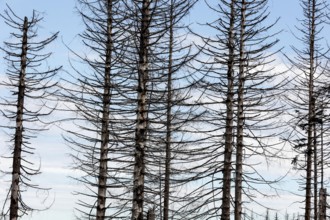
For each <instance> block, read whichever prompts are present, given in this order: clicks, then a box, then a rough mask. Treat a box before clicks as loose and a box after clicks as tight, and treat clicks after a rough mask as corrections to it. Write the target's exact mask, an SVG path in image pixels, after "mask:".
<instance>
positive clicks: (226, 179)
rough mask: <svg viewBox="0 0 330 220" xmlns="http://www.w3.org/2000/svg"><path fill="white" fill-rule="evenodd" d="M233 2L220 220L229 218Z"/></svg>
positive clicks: (232, 5)
mask: <svg viewBox="0 0 330 220" xmlns="http://www.w3.org/2000/svg"><path fill="white" fill-rule="evenodd" d="M235 4H236V1H235V0H232V1H231V3H230V27H229V36H228V50H229V51H228V66H227V67H228V70H227V80H228V84H227V86H228V87H227V100H226V111H227V112H226V130H225V152H224V168H223V186H222V206H221V220H230V198H231V195H230V185H231V164H232V159H231V156H232V151H233V115H234V114H233V99H234V49H235V48H234V37H235V36H234V29H235Z"/></svg>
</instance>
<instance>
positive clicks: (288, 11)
mask: <svg viewBox="0 0 330 220" xmlns="http://www.w3.org/2000/svg"><path fill="white" fill-rule="evenodd" d="M209 1H210V2H212V1H215V0H209ZM6 4H8V5H9V6H10V7H11V8H12V9H13V11H14V12H15V13H16V14H17V15H19V16H20V17H23V16H30V15H31V14H32V10H33V9H35V10H36V11H38V12H41V13H42V14H43V16H44V21H42V23H40V26H39V29H40V33H41V36H42V35H44V34H47V33H54V32H56V31H60V34H59V36H60V37H59V39H58V40H57V41H56V42H55V43H54V44H52V46H51V48H52V50H53V51H54V55H53V58H52V59H50V60H49V64H50V65H51V66H58V65H63V66H64V68H65V69H66V70H69V71H70V68H69V65H68V59H69V52H68V50H67V49H66V47H65V46H64V44H63V42H64V43H65V44H67V45H68V46H69V47H71V48H72V49H73V50H78V51H79V48H80V45H81V42H80V39H79V37H78V36H77V34H78V33H81V32H82V31H83V28H84V26H83V24H82V21H81V20H80V18H79V16H78V14H77V12H76V10H75V4H76V1H75V0H0V13H1V12H3V10H4V9H5V8H6ZM269 11H270V12H271V16H270V20H273V21H274V20H275V19H276V18H277V17H280V18H281V19H280V20H279V22H278V25H277V26H276V27H275V29H274V30H277V31H279V30H283V31H282V33H281V34H280V35H279V38H280V39H281V42H280V44H281V46H283V47H285V48H287V49H285V51H290V50H289V46H290V45H295V44H297V43H298V42H297V41H296V40H295V38H294V37H293V35H292V33H291V31H293V32H296V30H295V28H294V25H297V19H296V18H298V17H301V16H302V10H301V8H300V3H299V0H269ZM212 13H213V12H211V11H210V10H209V9H208V8H207V6H206V5H205V3H204V1H203V0H200V1H199V3H198V4H197V5H196V6H195V7H194V9H193V10H192V12H191V14H190V15H189V16H188V17H187V22H189V23H191V24H192V28H193V29H194V30H195V31H197V32H198V31H200V30H204V29H203V27H200V26H198V25H197V24H196V23H197V22H198V23H205V22H210V21H212V20H213V19H214V18H215V17H216V15H215V14H212ZM11 31H12V30H11V29H9V28H8V27H7V26H6V25H5V24H4V22H3V19H0V44H1V45H2V42H3V41H4V40H8V39H9V33H10V32H11ZM325 31H327V32H326V33H325V34H324V36H330V32H329V29H326V30H325ZM204 33H205V32H204ZM210 34H212V33H211V32H210ZM3 55H4V54H3V53H2V52H0V57H1V58H2V57H3ZM279 57H280V58H279V59H280V60H279V62H281V56H279ZM4 73H5V62H4V60H3V59H0V79H2V78H3V77H4V76H5V74H4ZM0 91H3V90H2V89H1V88H0ZM0 123H1V122H0ZM61 133H62V131H60V130H59V129H58V128H56V127H53V128H52V129H51V130H50V131H49V132H44V133H42V134H40V135H39V137H38V138H37V139H36V140H35V141H34V144H35V146H36V148H37V149H36V154H37V157H36V159H37V160H38V159H39V158H41V164H42V169H41V170H42V172H43V173H42V174H41V175H39V176H38V177H36V178H34V179H33V181H35V182H37V183H38V184H40V185H41V186H44V187H50V188H52V190H50V191H49V198H48V200H47V201H46V202H45V205H44V206H42V205H41V206H40V198H41V199H42V198H44V192H39V193H38V194H32V195H28V196H27V199H31V202H32V203H34V204H36V205H37V206H38V203H39V206H38V207H44V208H45V207H46V206H48V205H51V208H50V209H48V210H46V211H43V212H35V213H33V214H32V215H29V216H27V217H23V218H22V219H23V220H27V219H32V220H44V219H47V220H70V219H73V217H74V212H73V208H74V206H75V204H74V203H75V201H76V198H75V196H73V195H72V192H73V191H74V190H76V189H77V188H78V187H79V186H78V185H77V183H76V182H75V181H74V180H72V179H70V178H68V176H70V175H71V174H72V171H71V170H70V168H69V166H70V164H71V159H70V157H69V156H68V155H69V153H70V152H71V151H70V149H69V148H68V147H67V146H66V145H65V143H64V141H63V139H62V137H61ZM7 140H8V137H7V136H6V134H5V132H4V131H2V130H1V129H0V156H4V155H8V154H9V153H10V149H9V144H8V142H6V141H7ZM272 166H273V167H272V168H269V170H272V172H274V175H283V174H284V173H285V171H286V170H287V169H288V167H289V166H288V162H281V163H278V164H275V163H274V164H273V165H272ZM274 166H275V167H276V168H277V169H276V170H275V171H274ZM4 167H6V164H4V162H3V160H2V159H1V158H0V169H3V168H4ZM267 170H268V168H265V172H267ZM282 170H283V172H282ZM289 177H290V178H287V179H285V181H284V182H283V184H282V185H281V187H282V188H283V189H287V190H293V191H295V190H296V189H297V184H296V182H295V180H293V179H292V178H298V175H296V176H295V175H294V174H292V175H290V176H289ZM7 180H9V178H8V176H3V175H1V176H0V206H1V207H0V208H2V204H3V199H4V198H5V196H6V193H7V190H8V184H5V181H7ZM3 186H6V187H3ZM282 195H283V197H282V198H276V199H274V200H271V201H270V200H264V198H260V202H261V203H263V204H265V205H269V206H270V207H272V208H274V209H280V210H279V217H281V218H282V217H283V215H284V213H285V211H286V210H287V211H288V212H290V213H292V212H297V211H298V207H302V204H300V205H299V204H298V205H297V204H291V203H292V202H294V201H295V200H297V198H296V197H295V196H294V195H292V194H286V193H282ZM38 201H39V202H38ZM41 202H42V201H41ZM255 210H256V211H260V210H261V212H264V210H262V209H260V208H257V207H256V208H255ZM273 213H275V211H274V212H273Z"/></svg>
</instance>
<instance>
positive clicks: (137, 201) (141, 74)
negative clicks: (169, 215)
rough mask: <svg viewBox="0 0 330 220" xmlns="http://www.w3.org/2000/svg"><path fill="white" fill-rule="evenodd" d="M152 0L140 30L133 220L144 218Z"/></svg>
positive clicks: (146, 6)
mask: <svg viewBox="0 0 330 220" xmlns="http://www.w3.org/2000/svg"><path fill="white" fill-rule="evenodd" d="M149 7H150V0H143V1H142V10H141V13H142V21H141V30H140V31H141V32H140V48H139V66H138V88H137V93H138V97H137V124H136V131H135V155H134V156H135V164H134V183H133V209H132V220H143V200H144V175H145V151H146V149H145V148H146V135H147V115H148V114H147V113H148V109H147V81H148V64H149V61H148V45H149V23H150V9H149Z"/></svg>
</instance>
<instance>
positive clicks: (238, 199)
mask: <svg viewBox="0 0 330 220" xmlns="http://www.w3.org/2000/svg"><path fill="white" fill-rule="evenodd" d="M245 11H246V2H245V0H242V2H241V24H240V28H241V31H240V48H239V56H240V58H239V79H238V80H239V82H238V106H237V112H238V114H237V147H236V148H237V149H236V173H235V176H236V178H235V207H234V216H235V220H241V215H242V181H243V178H242V175H243V135H244V134H243V131H244V112H243V111H244V110H243V104H244V81H245V72H244V71H245V69H244V68H245V63H246V60H245V56H246V55H245V49H244V47H245V44H244V36H245Z"/></svg>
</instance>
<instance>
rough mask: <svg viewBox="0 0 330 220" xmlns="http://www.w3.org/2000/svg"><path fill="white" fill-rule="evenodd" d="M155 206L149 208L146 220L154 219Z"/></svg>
mask: <svg viewBox="0 0 330 220" xmlns="http://www.w3.org/2000/svg"><path fill="white" fill-rule="evenodd" d="M155 219H156V216H155V208H149V210H148V213H147V220H155Z"/></svg>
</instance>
